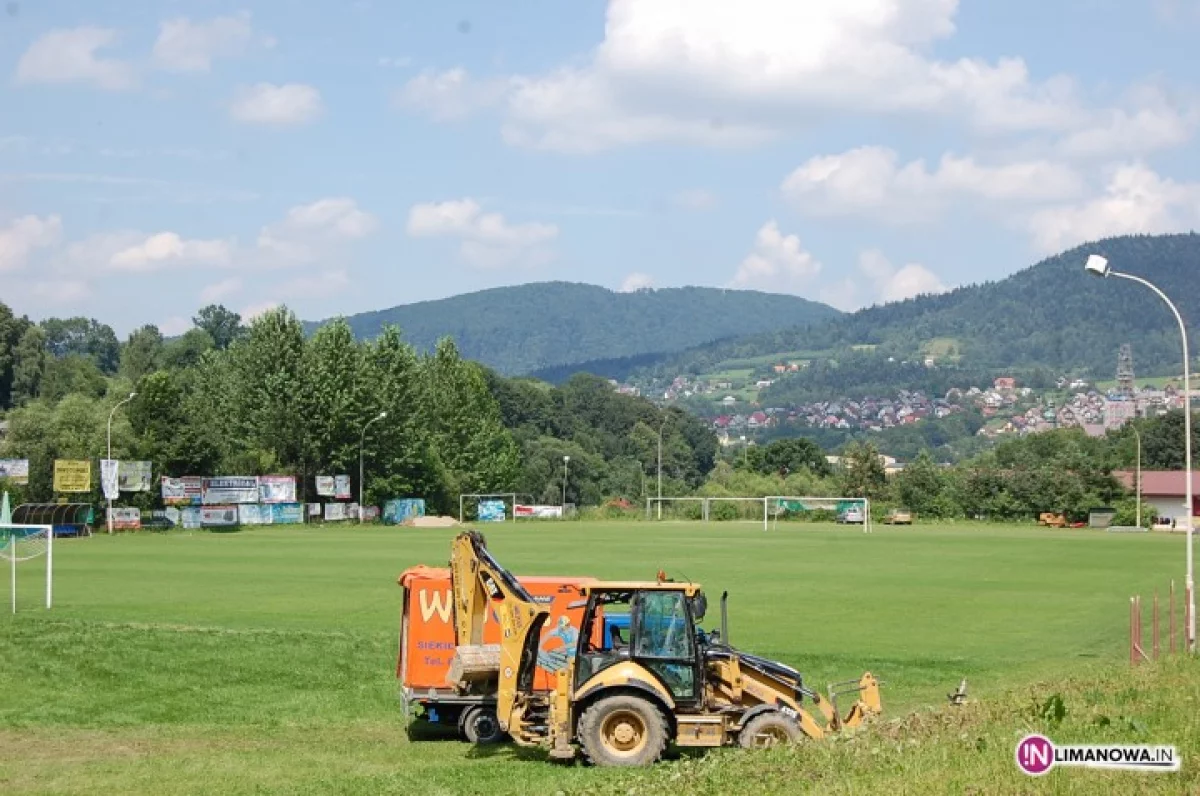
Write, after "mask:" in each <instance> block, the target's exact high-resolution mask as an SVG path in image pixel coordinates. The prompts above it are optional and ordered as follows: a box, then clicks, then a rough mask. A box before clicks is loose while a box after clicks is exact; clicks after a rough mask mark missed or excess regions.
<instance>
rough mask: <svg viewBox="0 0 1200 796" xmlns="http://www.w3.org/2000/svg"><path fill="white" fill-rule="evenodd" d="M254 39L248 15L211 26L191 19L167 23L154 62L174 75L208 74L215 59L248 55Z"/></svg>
mask: <svg viewBox="0 0 1200 796" xmlns="http://www.w3.org/2000/svg"><path fill="white" fill-rule="evenodd" d="M252 36H253V31H252V29H251V25H250V13H249V12H247V11H242V12H240V13H238V14H233V15H231V16H225V17H216V18H214V19H210V20H208V21H207V22H193V21H192V20H190V19H188V18H187V17H177V18H175V19H169V20H165V21H163V22H162V23H160V25H159V30H158V39H157V40H156V41H155V42H154V53H153V57H154V62H155V65H157V66H158V67H159V68H161V69H167V70H170V71H174V72H207V71H209V70H210V69H212V62H213V59H214V58H229V57H234V56H238V55H241V54H242V53H244V52H245V51H246V49H247V48H248V47H249V44H250V40H251V38H252Z"/></svg>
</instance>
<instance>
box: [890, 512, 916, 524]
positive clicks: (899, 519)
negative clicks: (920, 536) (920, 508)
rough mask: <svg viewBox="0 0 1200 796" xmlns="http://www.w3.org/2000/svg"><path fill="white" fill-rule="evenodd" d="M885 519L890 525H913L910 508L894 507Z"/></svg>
mask: <svg viewBox="0 0 1200 796" xmlns="http://www.w3.org/2000/svg"><path fill="white" fill-rule="evenodd" d="M883 521H884V522H885V523H887V524H888V525H912V521H913V518H912V512H911V511H909V510H908V509H892V510H891V511H889V512H888V514H887V517H885V518H884V520H883Z"/></svg>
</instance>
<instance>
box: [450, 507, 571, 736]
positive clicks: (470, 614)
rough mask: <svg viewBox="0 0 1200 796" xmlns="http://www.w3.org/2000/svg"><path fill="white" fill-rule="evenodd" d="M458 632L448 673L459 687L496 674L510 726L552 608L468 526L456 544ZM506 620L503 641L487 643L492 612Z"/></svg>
mask: <svg viewBox="0 0 1200 796" xmlns="http://www.w3.org/2000/svg"><path fill="white" fill-rule="evenodd" d="M450 582H451V586H452V589H453V594H454V599H453V603H452V605H453V614H454V633H455V644H456V647H457V649H456V650H455V653H454V659H453V660H452V661H451V664H450V674H449V676H448V679H449V680H450V682H451V683H452V684H454V686H455V687H456V688H458V689H459V690H466V689H468V688H469V687H470V685H471V684H472V683H474V682H479V681H489V680H492V679H495V681H496V683H497V691H496V716H497V718H498V719H499V722H500V727H501V729H503V730H506V731H507V730H508V729H509V722H510V719H511V717H512V712H513V706H514V704H516V703H517V702H518V698H519V697H520V696H521V695H522V694H524V693H526V692H528V691H530V690H532V687H533V670H534V667H535V666H536V663H537V645H538V642H539V640H540V638H541V630H542V625H543V624H545V622H546V618H547V617H548V616H549V615H550V611H549V610H548V609H546V608H544V607H542V606H541V605H539V604H538V603H537V602H536V601H535V600H534V599H533V597H532V596H530V594H529V592H527V591H526V590H525V587H523V586H522V585H521V584H520V583H519V582H518V581H517V579H516V578H515V577H513V575H512V573H510V572H509V571H508V570H506V569H505V568H504V567H502V566H500V564H499V563H497V562H496V559H494V558H492V555H491V553H489V552H488V549H487V542H486V541H485V540H484V538H483V534H481V533H479V532H478V531H464V532H463V533H460V534H459V535H458V536H457V537H455V539H454V542H453V544H452V546H451V548H450ZM489 611H491V612H494V615H495V617H496V618H497V619H498V620H499V622H500V644H499V645H498V649H497V647H496V646H493V645H489V646H484V645H483V643H482V642H483V624H484V622H485V621H486V620H487V615H488V612H489Z"/></svg>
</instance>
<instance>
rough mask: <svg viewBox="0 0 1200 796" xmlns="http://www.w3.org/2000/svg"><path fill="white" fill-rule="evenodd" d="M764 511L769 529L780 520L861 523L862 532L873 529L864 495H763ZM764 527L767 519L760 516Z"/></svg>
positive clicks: (868, 505)
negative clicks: (764, 498)
mask: <svg viewBox="0 0 1200 796" xmlns="http://www.w3.org/2000/svg"><path fill="white" fill-rule="evenodd" d="M767 510H768V513H769V515H770V517H771V527H772V528H778V527H779V520H780V519H783V520H784V521H787V520H789V519H798V520H807V521H809V522H837V523H845V524H847V525H860V524H861V525H862V529H863V533H871V532H873V531H874V525H873V524H872V522H871V501H870V500H868V499H867V498H852V497H795V496H791V495H772V496H770V497H768V498H767ZM766 527H767V519H766V515H764V518H763V529H764V530H765V529H766Z"/></svg>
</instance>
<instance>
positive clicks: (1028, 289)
mask: <svg viewBox="0 0 1200 796" xmlns="http://www.w3.org/2000/svg"><path fill="white" fill-rule="evenodd" d="M1090 253H1100V254H1103V255H1105V256H1106V257H1108V258H1109V261H1110V263H1111V264H1112V266H1113V268H1114V269H1117V270H1121V271H1125V272H1128V273H1132V274H1136V275H1139V276H1142V277H1145V278H1146V279H1149V280H1150V281H1152V282H1154V283H1155V284H1156V285H1158V286H1159V287H1160V288H1161V289H1162V290H1163V291H1164V292H1166V293H1167V295H1169V296H1171V297H1172V299H1173V300H1174V301H1175V302H1176V304H1177V305H1178V307H1179V310H1180V312H1181V313H1182V314H1183V316H1184V318H1185V320H1188V319H1190V322H1191V323H1192V324H1193V328H1194V324H1195V323H1196V322H1197V320H1198V319H1200V290H1197V289H1196V284H1197V277H1200V235H1197V234H1195V233H1188V234H1178V235H1157V236H1149V235H1137V236H1125V237H1119V238H1109V239H1106V240H1102V241H1099V242H1097V243H1091V244H1086V245H1084V246H1079V247H1076V248H1074V249H1071V250H1070V251H1066V252H1063V253H1062V254H1059V255H1056V256H1054V257H1050V258H1048V259H1046V260H1043V261H1041V262H1039V263H1037V264H1036V265H1033V266H1031V267H1028V268H1025V269H1024V270H1021V271H1018V272H1017V273H1015V274H1013V275H1012V276H1010V277H1008V278H1006V279H1003V280H1000V281H997V282H987V283H982V284H977V285H970V286H967V287H960V288H958V289H956V290H952V291H949V292H947V293H943V294H940V295H933V296H921V297H918V298H913V299H909V300H907V301H901V302H895V303H892V304H886V305H882V306H875V307H870V308H867V309H863V310H860V311H858V312H855V313H852V314H848V315H843V316H841V317H839V318H836V319H834V320H832V321H830V322H828V323H825V324H821V325H819V326H816V327H810V328H790V329H782V330H776V331H769V332H764V333H761V334H756V335H750V336H746V337H742V338H738V339H735V340H724V341H719V342H716V343H712V344H708V345H704V346H699V347H697V348H695V349H693V350H691V351H687V352H685V353H683V354H681V355H679V356H675V357H669V358H664V359H662V360H660V361H659V362H658V363H656V364H655V365H654V366H653V368H652V369H653V370H654V371H656V372H657V373H659V374H661V375H669V374H673V373H707V372H712V371H714V370H718V369H721V368H722V367H724V366H726V365H727V364H728V363H730V362H731V361H739V360H743V361H744V360H747V359H752V358H759V357H764V356H767V355H771V354H775V353H777V352H795V351H813V352H820V357H821V362H822V364H827V362H828V360H833V361H834V362H835V363H836V364H838V365H842V367H835V368H833V370H839V371H846V370H852V371H854V373H843V374H842V376H841V380H845V381H857V380H860V379H865V378H870V379H873V380H874V381H876V382H878V381H879V380H880V378H883V380H885V381H886V380H888V379H887V377H886V373H885V371H887V370H889V369H890V368H889V367H888V364H889V363H888V359H889V358H893V359H895V360H896V362H895V363H891V364H894V365H895V366H897V368H898V366H899V364H900V361H901V360H903V359H909V360H915V362H914V363H913V364H916V365H918V366H919V367H920V368H921V369H923V365H920V362H922V361H923V360H924V359H925V357H927V356H932V357H934V358H935V360H937V362H938V364H939V365H943V366H946V365H949V366H956V367H963V368H969V369H971V370H972V371H999V370H1005V369H1013V368H1016V369H1025V370H1028V369H1034V368H1041V369H1048V370H1051V371H1054V372H1056V373H1058V372H1071V373H1078V374H1081V375H1089V376H1093V377H1098V378H1102V379H1103V378H1109V379H1111V378H1112V373H1113V371H1114V370H1115V367H1116V357H1117V350H1118V348H1119V347H1120V346H1121V344H1122V343H1130V344H1131V345H1132V347H1133V354H1134V362H1135V369H1136V371H1137V372H1138V373H1139V374H1141V375H1146V376H1149V375H1158V374H1177V373H1179V371H1180V369H1181V367H1180V366H1181V354H1180V346H1179V332H1178V327H1177V326H1176V324H1175V321H1174V318H1173V317H1172V316H1171V314H1170V312H1169V311H1168V310H1167V308H1166V306H1165V305H1164V304H1163V303H1162V301H1161V300H1160V299H1159V298H1157V297H1156V296H1155V295H1154V294H1153V293H1152V292H1151V291H1149V290H1147V289H1146V288H1144V287H1142V286H1140V285H1136V284H1133V283H1131V282H1129V281H1128V280H1122V279H1115V278H1113V279H1108V280H1102V279H1097V278H1095V277H1093V276H1090V275H1088V274H1087V273H1085V271H1084V270H1083V264H1084V262H1085V260H1086V259H1087V255H1088V254H1090ZM1195 350H1196V349H1195V348H1194V347H1193V351H1195ZM851 363H852V364H853V367H852V368H846V367H844V365H846V364H851ZM829 370H830V369H829V368H824V367H822V368H810V369H809V370H808V371H806V372H801V373H800V374H798V375H796V376H791V377H788V378H786V379H784V380H783V383H785V384H786V383H788V382H792V381H793V380H795V381H800V382H805V381H812V380H813V379H816V378H818V377H820V378H825V379H828V376H829V373H828V371H829ZM822 374H823V375H822ZM855 374H858V375H855ZM826 386H829V387H836V385H835V384H828V385H826ZM897 386H904V385H903V384H898V385H897Z"/></svg>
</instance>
